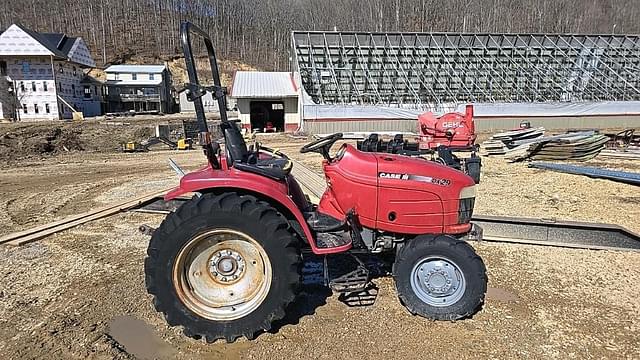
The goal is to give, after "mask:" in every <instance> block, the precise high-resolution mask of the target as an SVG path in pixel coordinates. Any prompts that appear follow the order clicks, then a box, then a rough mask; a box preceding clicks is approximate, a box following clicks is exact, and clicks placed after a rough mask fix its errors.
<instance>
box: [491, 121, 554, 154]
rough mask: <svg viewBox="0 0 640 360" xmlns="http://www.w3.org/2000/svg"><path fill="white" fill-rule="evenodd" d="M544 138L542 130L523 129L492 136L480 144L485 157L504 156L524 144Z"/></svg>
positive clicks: (541, 128) (539, 128)
mask: <svg viewBox="0 0 640 360" xmlns="http://www.w3.org/2000/svg"><path fill="white" fill-rule="evenodd" d="M543 136H544V128H543V127H538V128H523V129H517V130H512V131H507V132H502V133H498V134H494V135H493V136H491V137H490V138H489V140H487V141H485V142H483V143H482V148H483V149H484V150H485V152H486V153H487V155H505V154H506V153H507V152H509V150H510V149H513V148H515V147H517V146H519V145H521V144H523V143H524V142H526V141H528V140H532V139H538V138H541V137H543Z"/></svg>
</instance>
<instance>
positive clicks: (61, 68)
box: [58, 64, 64, 74]
mask: <svg viewBox="0 0 640 360" xmlns="http://www.w3.org/2000/svg"><path fill="white" fill-rule="evenodd" d="M58 72H59V73H60V74H64V67H63V66H62V64H60V65H59V66H58Z"/></svg>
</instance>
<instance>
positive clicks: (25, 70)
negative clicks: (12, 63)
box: [22, 61, 31, 74]
mask: <svg viewBox="0 0 640 360" xmlns="http://www.w3.org/2000/svg"><path fill="white" fill-rule="evenodd" d="M30 72H31V64H29V63H28V62H27V61H23V62H22V73H23V74H28V73H30Z"/></svg>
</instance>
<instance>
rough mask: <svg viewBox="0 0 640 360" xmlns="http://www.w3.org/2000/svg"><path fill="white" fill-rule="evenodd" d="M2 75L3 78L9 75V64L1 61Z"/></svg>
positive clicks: (0, 70) (0, 72)
mask: <svg viewBox="0 0 640 360" xmlns="http://www.w3.org/2000/svg"><path fill="white" fill-rule="evenodd" d="M0 75H1V76H6V75H7V62H6V61H4V60H3V61H0Z"/></svg>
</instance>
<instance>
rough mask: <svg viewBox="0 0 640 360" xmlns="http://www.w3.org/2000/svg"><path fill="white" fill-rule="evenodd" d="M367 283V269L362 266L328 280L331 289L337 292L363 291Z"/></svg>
mask: <svg viewBox="0 0 640 360" xmlns="http://www.w3.org/2000/svg"><path fill="white" fill-rule="evenodd" d="M368 284H369V270H367V269H366V268H365V267H364V266H358V268H357V269H355V270H353V271H351V272H348V273H346V274H344V275H342V276H339V277H337V278H335V279H332V280H331V281H329V287H330V288H331V290H333V291H335V292H339V293H352V292H359V291H363V290H364V289H365V288H366V287H367V285H368Z"/></svg>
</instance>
